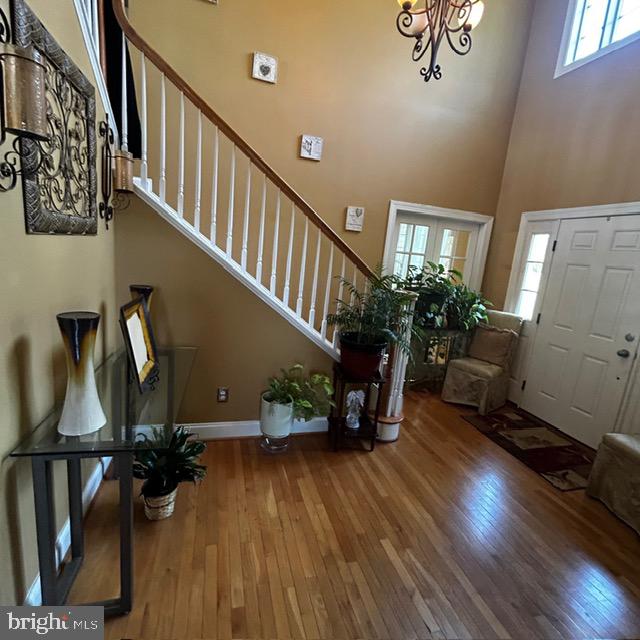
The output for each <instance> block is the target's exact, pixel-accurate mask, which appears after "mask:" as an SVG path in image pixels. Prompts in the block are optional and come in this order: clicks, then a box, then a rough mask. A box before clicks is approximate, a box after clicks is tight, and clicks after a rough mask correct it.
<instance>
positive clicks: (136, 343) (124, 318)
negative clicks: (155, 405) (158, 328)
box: [120, 296, 160, 393]
mask: <svg viewBox="0 0 640 640" xmlns="http://www.w3.org/2000/svg"><path fill="white" fill-rule="evenodd" d="M120 328H121V329H122V335H123V337H124V343H125V346H126V349H127V356H128V358H129V365H130V368H131V371H132V373H133V376H134V378H135V380H136V382H137V384H138V388H139V389H140V393H145V392H146V391H149V390H151V389H153V388H154V386H155V384H156V383H157V382H158V378H159V376H160V367H159V364H158V352H157V349H156V341H155V338H154V336H153V328H152V327H151V320H150V319H149V312H148V310H147V305H146V304H145V301H144V298H143V297H142V296H139V297H138V298H135V299H134V300H132V301H131V302H128V303H127V304H125V305H123V306H122V307H120Z"/></svg>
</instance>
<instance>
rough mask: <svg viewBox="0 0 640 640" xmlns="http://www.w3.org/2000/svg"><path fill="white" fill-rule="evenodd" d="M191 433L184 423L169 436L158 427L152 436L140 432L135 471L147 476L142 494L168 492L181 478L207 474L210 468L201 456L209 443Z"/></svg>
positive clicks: (148, 496)
mask: <svg viewBox="0 0 640 640" xmlns="http://www.w3.org/2000/svg"><path fill="white" fill-rule="evenodd" d="M192 437H193V434H191V433H189V432H188V431H187V430H186V429H185V428H184V427H178V428H177V429H176V430H175V431H174V432H173V434H171V435H170V436H169V435H167V434H165V433H164V431H163V430H162V429H157V428H154V429H153V433H152V436H151V437H150V438H149V437H147V436H146V435H142V436H141V438H140V440H138V442H137V443H136V445H137V447H136V452H135V461H134V463H133V475H134V476H135V477H136V478H139V479H141V480H144V482H143V483H142V490H141V491H140V494H141V495H142V496H144V497H145V498H155V497H159V496H166V495H169V494H170V493H172V492H173V491H174V490H175V489H177V487H178V485H179V484H180V483H181V482H195V481H196V480H202V479H203V478H204V477H205V475H206V473H207V468H206V467H205V466H204V465H201V464H199V463H198V460H199V458H200V456H201V455H202V453H203V452H204V450H205V449H206V446H205V444H204V443H203V442H200V441H194V440H192V439H191V438H192Z"/></svg>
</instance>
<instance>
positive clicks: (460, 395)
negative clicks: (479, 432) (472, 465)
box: [442, 311, 522, 415]
mask: <svg viewBox="0 0 640 640" xmlns="http://www.w3.org/2000/svg"><path fill="white" fill-rule="evenodd" d="M488 316H489V323H488V324H481V325H479V326H478V327H477V328H476V330H475V333H474V335H473V339H472V340H471V345H470V346H469V352H468V355H467V357H465V358H457V359H455V360H451V362H450V363H449V366H448V367H447V375H446V378H445V381H444V387H443V389H442V399H443V400H445V401H446V402H457V403H459V404H470V405H473V406H476V407H478V413H480V415H486V414H487V413H489V412H490V411H493V410H494V409H498V408H500V407H501V406H503V405H504V404H505V402H506V401H507V393H508V390H509V374H510V370H511V361H512V360H513V354H514V353H515V350H516V346H517V343H518V337H519V335H520V329H521V327H522V318H520V317H519V316H516V315H514V314H512V313H506V312H504V311H489V312H488Z"/></svg>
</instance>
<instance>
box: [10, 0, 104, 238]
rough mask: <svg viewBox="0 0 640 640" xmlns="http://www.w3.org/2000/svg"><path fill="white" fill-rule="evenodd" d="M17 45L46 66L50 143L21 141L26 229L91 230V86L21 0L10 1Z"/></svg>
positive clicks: (93, 192) (93, 154) (93, 142)
mask: <svg viewBox="0 0 640 640" xmlns="http://www.w3.org/2000/svg"><path fill="white" fill-rule="evenodd" d="M13 31H14V39H15V43H16V45H18V46H22V47H26V46H29V45H32V46H34V47H35V48H36V49H38V50H39V51H40V52H41V53H42V54H43V61H44V64H45V68H46V73H45V87H46V99H47V122H48V127H49V140H48V141H44V142H41V141H35V140H28V139H20V140H19V142H18V147H17V148H16V151H17V150H18V148H19V152H20V160H21V163H22V186H23V192H24V206H25V218H26V226H27V232H28V233H62V234H95V233H97V231H98V220H97V211H96V133H95V130H96V103H95V89H94V87H93V85H92V84H91V83H90V82H89V80H88V79H87V78H86V77H85V76H84V75H83V73H82V72H81V71H80V69H79V68H78V67H77V66H76V65H75V64H74V63H73V61H72V60H71V59H70V58H69V57H68V56H67V54H66V53H65V52H64V51H63V50H62V49H61V48H60V46H59V45H58V43H57V42H56V41H55V40H54V39H53V37H52V36H51V34H49V32H48V31H47V30H46V29H45V28H44V26H43V25H42V23H41V22H40V21H39V20H38V18H37V17H36V16H35V14H34V13H33V12H32V11H31V9H30V8H29V7H28V6H27V5H26V3H25V2H24V0H14V3H13Z"/></svg>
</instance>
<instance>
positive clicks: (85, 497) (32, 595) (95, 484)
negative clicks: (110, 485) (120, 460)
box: [24, 457, 111, 607]
mask: <svg viewBox="0 0 640 640" xmlns="http://www.w3.org/2000/svg"><path fill="white" fill-rule="evenodd" d="M99 462H100V464H98V465H96V468H95V469H94V470H93V473H92V474H91V475H90V476H89V477H88V478H87V482H86V484H85V485H84V488H83V489H82V510H83V512H85V513H86V511H87V509H88V508H89V505H90V504H91V501H92V500H93V498H94V496H95V495H96V493H97V492H98V489H99V488H100V485H101V484H102V479H103V477H104V472H105V471H106V469H107V467H108V466H109V464H110V462H111V458H107V457H105V458H101V459H100V461H99ZM70 546H71V521H70V520H69V518H67V519H66V520H65V523H64V524H63V525H62V528H61V529H60V531H59V532H58V536H57V538H56V567H59V566H60V564H61V563H62V560H63V558H64V557H65V556H66V555H67V551H68V550H69V547H70ZM24 604H25V605H26V606H29V607H39V606H40V605H41V604H42V591H41V589H40V574H38V575H36V577H35V579H34V581H33V582H32V583H31V587H29V591H27V595H26V597H25V600H24Z"/></svg>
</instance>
